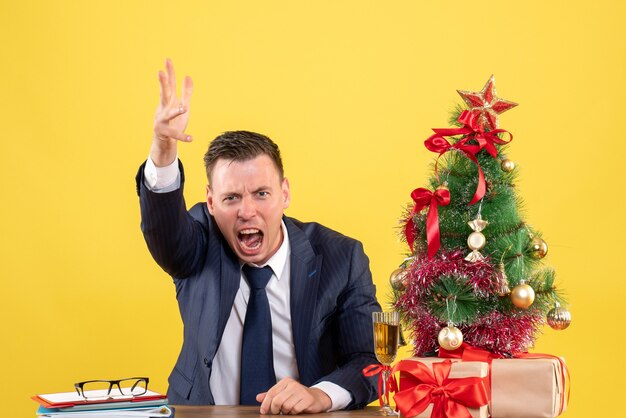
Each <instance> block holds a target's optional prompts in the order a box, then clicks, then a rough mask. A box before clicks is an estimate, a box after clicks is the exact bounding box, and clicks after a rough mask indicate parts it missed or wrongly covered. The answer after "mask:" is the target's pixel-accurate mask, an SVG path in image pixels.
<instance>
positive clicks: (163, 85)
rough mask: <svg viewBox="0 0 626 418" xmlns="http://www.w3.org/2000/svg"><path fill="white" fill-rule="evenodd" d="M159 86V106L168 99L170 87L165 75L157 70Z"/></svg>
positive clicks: (165, 103) (164, 104) (163, 104)
mask: <svg viewBox="0 0 626 418" xmlns="http://www.w3.org/2000/svg"><path fill="white" fill-rule="evenodd" d="M159 86H160V93H161V106H166V105H167V103H168V102H169V101H170V87H169V85H168V83H167V76H166V75H165V73H164V72H163V71H159Z"/></svg>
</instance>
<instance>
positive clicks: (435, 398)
mask: <svg viewBox="0 0 626 418" xmlns="http://www.w3.org/2000/svg"><path fill="white" fill-rule="evenodd" d="M432 366H433V370H432V371H431V370H430V369H429V368H428V366H426V365H424V364H423V363H420V362H417V361H406V360H402V361H400V362H399V363H398V364H396V365H395V367H394V368H393V370H392V371H393V372H394V373H395V372H397V371H400V372H405V373H408V374H409V375H410V376H411V378H412V379H414V380H416V381H417V382H416V383H417V384H416V385H415V386H413V387H411V388H409V389H405V390H401V391H399V392H398V393H396V394H395V396H394V397H393V398H394V400H395V401H396V405H397V407H398V409H400V412H402V413H403V414H404V415H405V416H407V417H412V416H415V415H417V414H419V413H420V412H422V411H424V410H425V409H426V408H427V407H428V405H429V404H431V403H432V404H433V411H432V414H431V418H446V417H455V418H471V416H472V415H471V414H470V412H469V411H468V409H467V408H479V407H481V406H484V405H487V402H488V393H487V389H486V388H485V379H484V378H480V377H464V378H459V379H450V378H449V377H448V376H449V375H450V369H451V368H452V362H451V361H450V360H445V361H443V362H441V363H433V365H432Z"/></svg>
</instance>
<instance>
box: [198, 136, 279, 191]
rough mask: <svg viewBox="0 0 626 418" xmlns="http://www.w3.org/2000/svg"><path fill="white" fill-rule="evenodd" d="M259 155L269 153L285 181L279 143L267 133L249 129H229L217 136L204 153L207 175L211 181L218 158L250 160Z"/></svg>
mask: <svg viewBox="0 0 626 418" xmlns="http://www.w3.org/2000/svg"><path fill="white" fill-rule="evenodd" d="M259 155H267V156H268V157H270V158H271V159H272V161H273V162H274V165H275V166H276V169H277V170H278V175H279V177H280V181H283V178H284V175H285V173H284V170H283V162H282V160H281V158H280V150H279V149H278V145H276V144H275V143H274V141H272V140H271V139H270V138H268V137H267V136H265V135H262V134H258V133H256V132H249V131H228V132H224V133H223V134H221V135H219V136H218V137H216V138H215V139H214V140H213V141H211V143H210V144H209V149H208V150H207V152H206V154H204V168H205V169H206V176H207V179H208V180H209V183H211V174H212V173H213V169H214V168H215V164H216V163H217V160H219V159H220V158H223V159H225V160H228V161H248V160H252V159H254V158H256V157H258V156H259Z"/></svg>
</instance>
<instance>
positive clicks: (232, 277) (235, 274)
mask: <svg viewBox="0 0 626 418" xmlns="http://www.w3.org/2000/svg"><path fill="white" fill-rule="evenodd" d="M221 247H222V257H221V259H222V271H221V274H220V305H219V322H218V329H217V341H218V343H219V341H221V339H222V334H223V333H224V329H225V328H226V322H228V318H229V317H230V312H231V311H232V308H233V303H234V301H235V296H236V295H237V291H238V290H239V284H240V282H241V271H240V265H239V260H238V259H237V257H236V256H235V255H234V254H233V252H232V251H231V250H230V247H228V244H226V243H224V245H222V246H221ZM215 349H216V350H217V346H216V347H215Z"/></svg>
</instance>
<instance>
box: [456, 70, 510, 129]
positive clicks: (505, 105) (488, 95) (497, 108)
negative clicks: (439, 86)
mask: <svg viewBox="0 0 626 418" xmlns="http://www.w3.org/2000/svg"><path fill="white" fill-rule="evenodd" d="M457 92H458V93H459V94H460V95H461V97H462V98H463V100H465V103H467V105H468V106H469V108H470V112H472V113H473V114H474V115H475V116H476V117H477V118H478V122H479V123H481V124H482V125H483V126H485V127H489V129H491V130H493V129H496V128H497V127H498V115H499V114H500V113H503V112H506V111H507V110H509V109H512V108H514V107H515V106H517V103H515V102H511V101H508V100H504V99H501V98H499V97H497V96H496V79H495V77H494V76H493V75H492V76H491V77H489V80H487V84H485V87H483V89H482V90H481V91H479V92H474V91H465V90H457Z"/></svg>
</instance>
